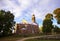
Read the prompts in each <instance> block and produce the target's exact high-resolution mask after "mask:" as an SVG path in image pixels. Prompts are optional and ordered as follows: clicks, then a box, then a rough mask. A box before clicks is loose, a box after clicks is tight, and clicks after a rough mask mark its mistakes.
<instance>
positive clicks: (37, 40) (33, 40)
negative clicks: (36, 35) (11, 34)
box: [25, 39, 60, 41]
mask: <svg viewBox="0 0 60 41" xmlns="http://www.w3.org/2000/svg"><path fill="white" fill-rule="evenodd" d="M25 41H60V40H41V39H28V40H25Z"/></svg>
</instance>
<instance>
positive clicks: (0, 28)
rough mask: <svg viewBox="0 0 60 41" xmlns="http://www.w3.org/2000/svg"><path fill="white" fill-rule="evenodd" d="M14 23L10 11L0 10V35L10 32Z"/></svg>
mask: <svg viewBox="0 0 60 41" xmlns="http://www.w3.org/2000/svg"><path fill="white" fill-rule="evenodd" d="M14 24H15V21H14V15H13V14H12V13H11V12H10V11H5V10H0V36H7V35H10V34H12V30H13V25H14Z"/></svg>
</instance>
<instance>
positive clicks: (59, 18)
mask: <svg viewBox="0 0 60 41" xmlns="http://www.w3.org/2000/svg"><path fill="white" fill-rule="evenodd" d="M53 13H54V14H55V18H56V19H57V23H58V24H60V8H57V9H55V10H54V11H53Z"/></svg>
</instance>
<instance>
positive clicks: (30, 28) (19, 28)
mask: <svg viewBox="0 0 60 41" xmlns="http://www.w3.org/2000/svg"><path fill="white" fill-rule="evenodd" d="M31 20H32V22H31V23H28V22H27V21H26V20H23V21H24V22H22V23H18V24H16V26H15V27H16V30H15V33H16V34H37V33H39V26H38V24H37V23H36V20H35V15H34V14H33V15H32V19H31Z"/></svg>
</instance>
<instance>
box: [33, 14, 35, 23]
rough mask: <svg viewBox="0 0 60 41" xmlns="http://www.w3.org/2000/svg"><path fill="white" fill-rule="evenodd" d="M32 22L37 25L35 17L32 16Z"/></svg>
mask: <svg viewBox="0 0 60 41" xmlns="http://www.w3.org/2000/svg"><path fill="white" fill-rule="evenodd" d="M32 22H33V23H35V15H34V14H33V15H32Z"/></svg>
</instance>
